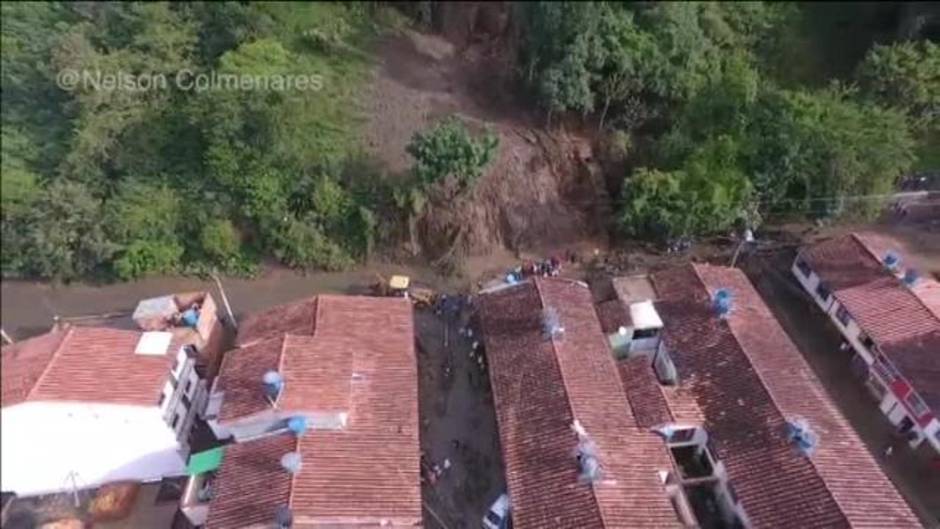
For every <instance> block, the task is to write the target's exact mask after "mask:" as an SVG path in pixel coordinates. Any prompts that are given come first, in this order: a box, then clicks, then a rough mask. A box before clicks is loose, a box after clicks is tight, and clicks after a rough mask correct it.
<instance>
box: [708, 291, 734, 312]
mask: <svg viewBox="0 0 940 529" xmlns="http://www.w3.org/2000/svg"><path fill="white" fill-rule="evenodd" d="M731 306H732V299H731V291H730V290H728V289H727V288H719V289H718V291H717V292H715V297H714V299H713V300H712V307H713V308H714V309H715V313H717V314H718V316H719V317H720V318H725V317H727V316H728V314H729V313H730V312H731Z"/></svg>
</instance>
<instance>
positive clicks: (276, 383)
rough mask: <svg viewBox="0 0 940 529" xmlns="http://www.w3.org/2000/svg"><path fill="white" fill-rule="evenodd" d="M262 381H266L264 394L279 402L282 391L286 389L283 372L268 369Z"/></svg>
mask: <svg viewBox="0 0 940 529" xmlns="http://www.w3.org/2000/svg"><path fill="white" fill-rule="evenodd" d="M261 381H262V382H263V383H264V394H265V395H267V397H268V398H269V399H271V401H272V402H277V399H278V397H280V396H281V392H282V391H283V390H284V378H283V377H281V374H280V373H278V372H277V371H273V370H272V371H268V372H266V373H265V374H264V376H263V377H262V378H261Z"/></svg>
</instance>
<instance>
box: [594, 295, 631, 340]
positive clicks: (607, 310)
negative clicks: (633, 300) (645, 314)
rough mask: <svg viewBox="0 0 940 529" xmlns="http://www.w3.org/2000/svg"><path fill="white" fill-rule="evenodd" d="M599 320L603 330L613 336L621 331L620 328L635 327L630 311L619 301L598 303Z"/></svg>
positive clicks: (612, 300)
mask: <svg viewBox="0 0 940 529" xmlns="http://www.w3.org/2000/svg"><path fill="white" fill-rule="evenodd" d="M595 309H596V310H597V319H598V321H599V322H600V324H601V329H603V331H604V332H605V333H606V334H613V333H615V332H617V331H618V330H620V327H633V321H632V320H631V319H630V309H628V308H627V307H626V305H624V304H623V302H622V301H620V300H619V299H611V300H608V301H604V302H601V303H598V304H597V305H596V307H595Z"/></svg>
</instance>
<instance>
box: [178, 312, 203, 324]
mask: <svg viewBox="0 0 940 529" xmlns="http://www.w3.org/2000/svg"><path fill="white" fill-rule="evenodd" d="M181 319H182V320H183V324H185V325H186V326H187V327H195V326H196V324H197V323H198V322H199V313H198V312H196V311H195V310H193V309H187V310H186V311H185V312H183V315H182V316H181Z"/></svg>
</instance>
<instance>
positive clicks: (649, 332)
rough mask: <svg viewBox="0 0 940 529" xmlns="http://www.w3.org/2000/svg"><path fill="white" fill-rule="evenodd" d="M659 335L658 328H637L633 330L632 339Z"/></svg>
mask: <svg viewBox="0 0 940 529" xmlns="http://www.w3.org/2000/svg"><path fill="white" fill-rule="evenodd" d="M657 335H659V329H637V330H635V331H633V339H634V340H641V339H643V338H655V337H656V336H657Z"/></svg>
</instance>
